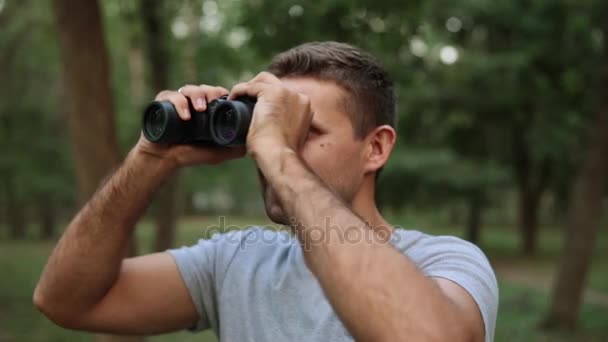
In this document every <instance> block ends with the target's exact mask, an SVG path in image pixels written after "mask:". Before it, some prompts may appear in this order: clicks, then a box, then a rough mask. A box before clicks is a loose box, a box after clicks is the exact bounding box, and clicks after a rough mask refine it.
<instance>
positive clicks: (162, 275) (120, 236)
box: [34, 149, 197, 333]
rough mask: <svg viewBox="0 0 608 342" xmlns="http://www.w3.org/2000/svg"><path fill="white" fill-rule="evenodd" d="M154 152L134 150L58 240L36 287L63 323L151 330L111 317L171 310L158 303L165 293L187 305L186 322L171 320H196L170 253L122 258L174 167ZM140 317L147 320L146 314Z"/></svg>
mask: <svg viewBox="0 0 608 342" xmlns="http://www.w3.org/2000/svg"><path fill="white" fill-rule="evenodd" d="M155 159H156V157H153V156H150V155H147V154H145V153H141V152H139V151H138V150H137V149H135V150H133V151H132V152H131V153H130V154H129V155H128V156H127V158H126V160H125V161H124V163H123V164H122V165H121V166H120V167H119V168H118V170H117V171H116V172H115V173H114V175H113V176H112V177H111V178H110V179H109V180H108V181H107V182H106V184H105V185H103V187H101V188H100V189H99V191H98V192H97V193H96V194H95V195H94V196H93V198H92V199H91V200H90V201H89V202H88V203H87V204H86V205H85V206H84V207H83V209H82V210H81V211H80V213H79V214H78V215H77V216H76V217H75V218H74V219H73V221H72V222H71V223H70V225H69V226H68V228H67V229H66V232H65V233H64V235H63V236H62V238H61V239H60V240H59V242H58V244H57V246H56V247H55V250H54V252H53V253H52V255H51V257H50V258H49V260H48V263H47V265H46V267H45V269H44V272H43V274H42V277H41V279H40V282H39V283H38V286H37V287H36V290H35V293H34V302H35V304H36V305H37V306H38V307H39V308H40V310H42V311H43V312H44V313H45V314H47V316H49V318H51V319H53V320H54V321H56V322H57V323H59V324H60V325H64V326H67V327H70V328H78V329H91V330H97V331H111V332H123V333H126V332H130V333H137V332H141V333H143V332H150V331H149V330H146V329H144V328H145V327H142V326H140V325H138V324H137V323H136V322H133V321H132V320H131V322H130V323H132V324H131V325H129V324H121V325H120V327H118V326H116V324H115V325H112V324H109V323H111V321H109V319H110V317H113V318H114V319H115V323H120V322H124V323H127V320H120V319H118V318H119V317H117V316H120V313H121V312H122V314H125V315H127V316H131V317H133V318H135V317H137V316H136V315H135V314H136V313H137V314H141V313H145V312H146V309H149V310H148V312H156V314H157V315H160V314H162V315H167V317H171V315H169V313H170V312H162V311H159V306H164V307H165V308H166V305H163V303H162V301H163V300H165V299H167V295H168V296H170V298H171V300H172V301H177V302H178V303H181V304H182V306H181V307H180V310H182V311H183V313H179V314H178V315H177V316H180V318H181V322H169V323H171V324H170V325H171V326H170V327H167V328H173V329H177V328H184V327H187V326H189V325H191V324H192V323H193V322H195V320H196V318H197V315H196V311H195V310H194V306H193V304H192V302H191V300H190V299H189V295H188V292H187V290H186V288H185V286H184V285H183V282H182V281H181V278H180V276H179V273H178V271H177V266H176V265H175V263H174V262H173V260H172V258H171V256H169V255H168V254H165V253H160V254H156V255H151V256H145V257H139V258H133V259H127V260H124V261H123V257H124V254H125V250H126V249H127V248H128V244H129V240H130V238H131V236H132V233H133V229H134V226H135V223H136V222H137V220H138V219H139V218H140V216H141V214H142V213H143V211H144V210H145V208H146V206H147V205H148V204H149V203H150V200H151V198H152V195H153V194H154V192H155V191H156V190H157V189H158V188H159V187H160V185H161V184H162V183H163V181H164V180H165V179H167V178H168V177H169V176H170V175H171V173H173V171H174V170H175V168H174V167H172V166H171V165H170V164H168V163H162V162H158V160H155ZM171 289H172V290H176V292H173V291H172V292H171V293H165V296H164V297H163V296H161V295H160V293H159V291H163V290H164V291H167V290H171ZM151 292H153V293H151ZM174 305H175V303H174ZM117 309H120V310H117ZM110 311H112V312H110ZM104 312H107V315H106V314H104ZM129 314H133V315H129ZM137 319H138V320H139V321H140V322H142V323H145V322H146V321H145V320H143V319H142V317H141V316H139V317H138V318H137ZM156 323H158V322H156ZM115 326H116V327H115ZM160 327H163V325H161V326H160ZM149 328H154V327H149ZM156 329H159V328H156ZM160 329H162V330H166V329H163V328H160Z"/></svg>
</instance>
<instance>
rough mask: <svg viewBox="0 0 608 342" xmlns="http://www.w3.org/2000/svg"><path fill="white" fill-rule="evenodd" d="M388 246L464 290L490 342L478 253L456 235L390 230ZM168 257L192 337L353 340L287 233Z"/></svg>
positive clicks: (218, 237)
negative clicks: (188, 308) (209, 332)
mask: <svg viewBox="0 0 608 342" xmlns="http://www.w3.org/2000/svg"><path fill="white" fill-rule="evenodd" d="M391 243H392V244H393V246H394V247H395V248H396V249H397V250H399V251H400V252H401V253H403V254H404V255H406V256H407V257H408V258H410V260H412V261H413V262H414V263H415V264H416V265H417V266H418V268H419V269H420V270H421V271H422V272H423V273H424V274H425V275H427V276H430V277H439V278H445V279H449V280H451V281H453V282H455V283H457V284H459V285H460V286H462V287H463V288H464V289H465V290H467V291H468V292H469V294H470V295H471V296H472V297H473V299H474V300H475V302H476V303H477V305H478V306H479V309H480V312H481V314H482V316H483V320H484V324H485V329H486V339H485V340H486V342H487V341H492V340H493V339H494V327H495V324H496V312H497V308H498V285H497V283H496V278H495V276H494V272H493V271H492V267H491V266H490V264H489V262H488V260H487V259H486V257H485V255H484V254H483V252H482V251H481V250H480V249H479V248H477V247H476V246H475V245H473V244H471V243H469V242H466V241H464V240H461V239H459V238H456V237H451V236H431V235H427V234H424V233H421V232H418V231H413V230H403V229H396V230H395V232H394V233H393V235H392V237H391ZM169 253H170V254H171V255H172V256H173V257H174V258H175V261H176V262H177V265H178V267H179V270H180V272H181V275H182V277H183V279H184V282H185V284H186V287H187V288H188V290H189V292H190V295H191V296H192V300H193V302H194V304H195V306H196V310H197V311H198V313H199V315H200V317H201V319H200V320H199V322H198V323H197V324H196V326H195V327H193V328H192V330H194V331H199V330H203V329H209V328H212V329H213V330H214V331H215V333H216V334H217V335H218V336H219V338H220V339H221V340H222V341H230V342H232V341H239V342H240V341H291V342H296V341H352V340H353V338H352V337H351V336H350V334H349V333H348V331H347V330H346V329H345V328H344V326H343V325H342V323H341V322H340V320H339V318H338V317H337V316H336V314H335V313H334V311H333V309H332V307H331V306H330V304H329V302H328V301H327V299H326V297H325V295H324V293H323V290H322V289H321V287H320V285H319V283H318V282H317V279H316V278H315V277H314V275H313V274H312V273H311V272H310V271H309V269H308V268H307V266H306V264H305V262H304V258H303V255H302V249H301V245H300V244H299V242H298V241H297V239H296V238H295V237H294V236H293V235H291V234H289V233H287V232H277V231H272V230H266V229H262V228H258V227H254V228H249V229H246V230H242V231H231V232H228V233H224V234H215V235H214V236H213V237H212V238H211V239H209V240H200V241H199V242H198V244H196V245H194V246H191V247H182V248H179V249H172V250H169ZM403 288H404V291H406V289H407V284H403ZM361 290H362V291H365V289H361Z"/></svg>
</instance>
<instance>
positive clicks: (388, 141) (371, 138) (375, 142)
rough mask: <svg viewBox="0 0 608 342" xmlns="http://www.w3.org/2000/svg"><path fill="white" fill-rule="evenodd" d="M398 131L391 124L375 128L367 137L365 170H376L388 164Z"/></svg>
mask: <svg viewBox="0 0 608 342" xmlns="http://www.w3.org/2000/svg"><path fill="white" fill-rule="evenodd" d="M396 140H397V133H396V132H395V129H394V128H393V127H391V126H389V125H382V126H378V127H376V128H374V129H373V130H372V131H371V132H369V133H368V135H367V137H366V138H365V141H366V147H365V155H364V158H365V160H364V170H363V172H365V173H368V172H375V171H377V170H378V169H380V168H381V167H383V166H384V164H386V162H387V161H388V158H389V157H390V155H391V152H392V151H393V147H394V146H395V141H396Z"/></svg>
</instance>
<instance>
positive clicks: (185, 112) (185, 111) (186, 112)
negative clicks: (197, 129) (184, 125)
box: [184, 109, 190, 120]
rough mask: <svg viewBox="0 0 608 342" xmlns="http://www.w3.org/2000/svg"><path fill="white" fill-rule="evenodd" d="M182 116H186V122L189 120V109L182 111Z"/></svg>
mask: <svg viewBox="0 0 608 342" xmlns="http://www.w3.org/2000/svg"><path fill="white" fill-rule="evenodd" d="M184 114H186V120H188V119H190V109H184Z"/></svg>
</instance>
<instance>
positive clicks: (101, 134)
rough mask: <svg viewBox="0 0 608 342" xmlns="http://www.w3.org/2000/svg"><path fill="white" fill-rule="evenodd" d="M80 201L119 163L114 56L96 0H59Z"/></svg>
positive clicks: (57, 8)
mask: <svg viewBox="0 0 608 342" xmlns="http://www.w3.org/2000/svg"><path fill="white" fill-rule="evenodd" d="M54 9H55V14H56V18H57V26H58V33H59V38H60V42H61V49H62V53H63V64H64V82H65V87H64V91H65V104H66V108H67V111H68V123H69V129H70V135H71V137H70V138H71V145H72V149H73V152H74V161H75V163H76V167H75V171H76V178H77V183H78V184H77V185H78V194H79V201H80V203H84V202H85V201H86V200H87V199H88V198H89V197H90V196H91V195H92V194H93V193H94V192H95V191H96V190H97V188H98V186H99V185H100V184H99V183H100V181H101V180H102V179H103V178H104V177H105V176H107V175H108V173H109V172H110V171H111V170H112V169H113V168H114V167H115V166H117V165H118V163H119V158H120V157H119V149H118V142H117V139H116V133H115V130H114V112H113V101H112V93H111V83H110V68H109V60H108V55H107V51H106V46H105V41H104V37H103V28H102V22H101V17H100V10H99V4H98V3H97V0H54Z"/></svg>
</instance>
